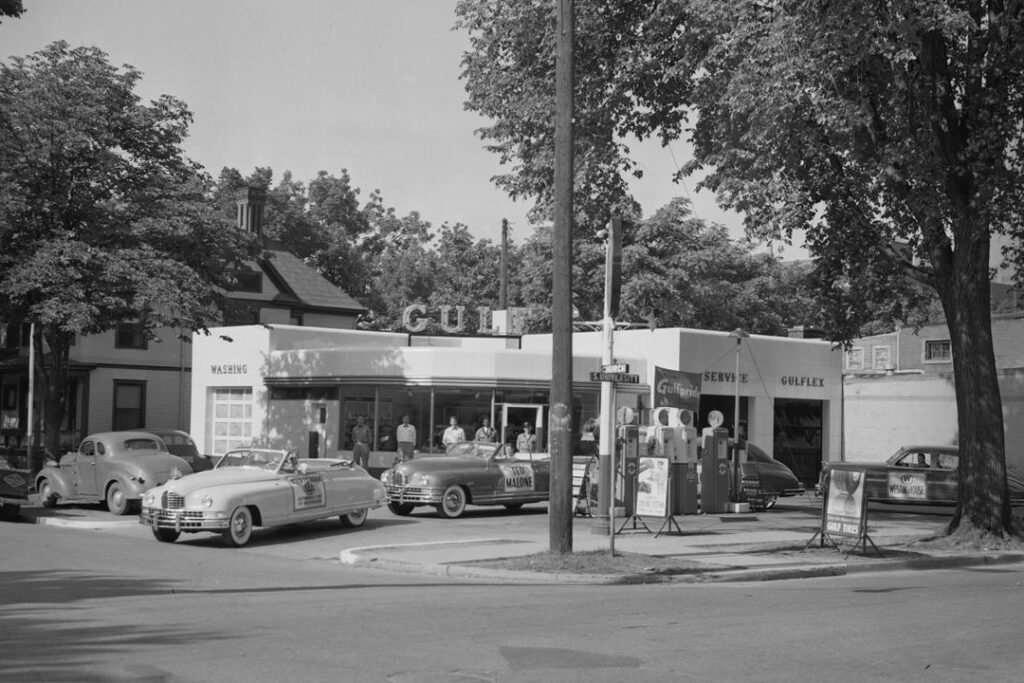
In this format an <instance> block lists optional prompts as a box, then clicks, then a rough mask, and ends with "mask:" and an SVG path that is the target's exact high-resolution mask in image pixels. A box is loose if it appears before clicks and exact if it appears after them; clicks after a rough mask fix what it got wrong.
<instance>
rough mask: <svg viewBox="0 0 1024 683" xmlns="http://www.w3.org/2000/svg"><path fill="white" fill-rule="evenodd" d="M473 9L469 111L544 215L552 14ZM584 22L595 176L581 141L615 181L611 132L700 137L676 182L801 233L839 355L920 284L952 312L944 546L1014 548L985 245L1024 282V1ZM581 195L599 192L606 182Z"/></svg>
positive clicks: (635, 12)
mask: <svg viewBox="0 0 1024 683" xmlns="http://www.w3.org/2000/svg"><path fill="white" fill-rule="evenodd" d="M508 5H513V6H514V7H509V6H508ZM458 13H459V16H460V20H459V23H458V26H459V27H460V28H462V29H464V30H467V31H468V32H469V33H470V36H471V41H472V44H471V45H472V49H471V51H470V53H469V54H467V56H466V57H465V59H464V76H465V77H466V79H467V92H468V100H467V106H468V107H469V108H470V109H473V110H475V111H477V112H479V113H481V114H483V115H484V116H487V117H489V118H491V119H492V120H493V121H494V123H493V124H492V125H490V126H488V127H485V128H483V129H482V131H481V135H482V136H483V137H484V138H485V139H487V140H491V141H492V143H491V148H492V149H493V150H494V151H496V152H497V153H499V155H501V158H502V160H503V161H508V162H512V163H514V164H516V166H514V167H513V169H512V174H511V175H513V176H521V177H522V181H519V180H517V179H516V178H509V177H501V178H499V179H498V182H499V184H500V185H502V186H503V187H506V188H510V189H512V190H516V191H519V192H520V193H522V194H528V195H530V196H534V197H537V198H539V200H540V201H542V202H543V201H544V198H545V197H547V196H549V192H550V183H551V181H550V174H549V172H548V168H549V167H550V163H549V161H548V159H547V158H546V157H545V155H544V153H543V152H541V151H540V150H539V148H540V147H550V146H551V145H550V139H549V138H545V137H544V133H542V132H541V130H540V129H541V128H542V127H543V126H544V125H545V124H544V122H546V121H550V118H551V114H552V107H551V99H550V95H549V94H548V91H547V90H546V89H545V87H546V86H545V84H549V83H551V82H552V81H553V70H552V68H551V65H550V60H551V55H553V50H552V49H551V48H550V38H549V37H548V36H550V31H551V26H552V22H553V21H554V19H553V13H552V10H551V6H550V3H548V2H546V0H533V1H532V2H522V3H496V2H492V1H490V0H463V1H462V2H460V3H459V5H458ZM577 13H578V25H577V39H578V48H577V49H578V51H579V54H582V55H583V58H582V60H581V61H580V62H579V63H578V69H579V70H578V73H577V87H578V90H577V94H576V112H577V119H576V120H577V122H578V124H577V131H578V134H579V135H580V136H581V137H582V140H583V142H582V143H581V144H579V145H578V146H577V155H578V157H579V156H582V157H583V161H582V164H583V168H584V169H588V168H594V166H591V165H590V162H589V160H588V158H587V155H588V154H591V150H590V148H589V147H588V143H589V142H591V141H595V140H598V141H599V140H602V139H603V140H607V139H608V137H609V131H611V137H612V143H611V144H605V145H604V146H601V147H595V149H596V150H597V151H596V153H594V159H596V166H597V167H601V168H604V169H605V170H606V171H607V172H608V173H621V172H622V171H623V170H629V168H630V162H629V161H628V150H626V149H625V148H624V147H623V146H621V145H616V144H615V143H614V139H615V136H619V137H620V138H621V137H624V136H625V135H626V134H627V133H634V134H636V135H638V136H640V137H645V136H648V135H659V136H660V137H661V138H662V139H663V140H674V139H677V138H679V137H681V136H682V135H684V134H685V135H686V136H687V137H688V138H689V139H690V141H691V142H692V143H693V145H694V150H695V151H694V158H693V159H692V160H691V161H690V162H689V163H687V164H686V166H685V167H684V169H683V173H691V172H693V171H696V170H698V169H704V170H707V171H708V175H707V177H706V179H705V180H704V185H705V186H706V187H708V188H711V189H712V190H714V191H715V192H716V193H717V195H718V197H719V200H720V202H721V203H722V204H723V205H725V206H727V207H730V208H734V209H737V210H738V211H740V212H742V213H743V214H745V216H746V219H745V220H746V227H747V230H748V233H749V234H750V235H751V236H753V237H755V238H759V239H766V238H767V239H773V240H778V239H782V240H786V239H789V238H791V236H792V234H793V232H794V231H795V230H797V229H800V230H804V231H806V235H807V245H808V247H809V249H810V250H811V252H812V254H813V255H814V257H815V260H816V272H815V278H814V281H815V282H816V284H817V290H818V291H817V296H818V300H819V305H820V306H821V308H822V311H823V313H824V316H823V317H824V319H825V321H827V322H828V323H829V324H828V326H827V328H826V329H827V331H829V332H830V333H831V335H832V337H833V338H834V339H836V340H847V339H850V338H851V337H853V336H855V335H857V334H858V333H859V331H860V329H861V326H862V325H863V324H865V323H866V322H868V321H870V320H871V319H872V318H874V317H877V315H878V310H879V306H884V307H886V315H890V316H892V317H894V318H897V319H898V318H902V317H905V316H906V314H907V311H908V306H907V303H906V302H913V301H915V297H919V296H920V292H921V291H922V290H915V289H914V288H913V287H911V286H910V282H911V281H916V282H919V283H922V284H923V285H925V286H927V287H928V288H930V289H931V290H933V291H934V292H935V293H936V294H937V296H938V299H939V301H940V302H941V304H942V309H943V312H944V315H945V318H946V321H947V324H948V325H949V328H950V334H951V341H952V346H953V357H954V375H955V380H956V386H957V404H958V417H959V423H960V433H961V443H960V446H961V452H962V457H961V461H960V462H961V467H960V473H961V486H960V496H961V497H960V507H959V508H958V514H957V515H956V517H955V518H954V520H953V523H952V524H951V529H952V528H956V527H957V526H959V525H960V524H961V523H963V522H966V527H978V528H981V529H983V530H984V531H986V532H991V533H995V534H1002V533H1005V532H1006V531H1007V530H1009V529H1010V526H1011V522H1010V520H1011V518H1010V511H1009V504H1008V498H1007V487H1006V479H1005V455H1004V444H1003V425H1002V411H1001V402H1000V399H999V390H998V384H997V376H996V371H995V363H994V353H993V348H992V339H991V321H990V316H989V309H990V301H989V300H990V296H989V295H990V286H989V265H990V264H989V247H990V243H991V236H992V234H993V233H997V232H1001V233H1006V234H1009V235H1010V236H1011V237H1012V239H1011V241H1010V249H1009V250H1008V252H1007V255H1008V256H1009V257H1011V258H1012V259H1015V263H1016V266H1017V268H1018V282H1020V268H1021V266H1022V265H1024V261H1022V258H1021V257H1022V251H1021V248H1020V246H1019V245H1020V244H1021V237H1022V232H1021V231H1022V230H1024V221H1022V220H1021V219H1022V216H1021V211H1022V207H1024V201H1022V199H1024V197H1022V193H1024V182H1022V180H1024V178H1022V164H1024V136H1022V127H1021V124H1020V122H1021V121H1022V120H1024V3H1021V2H1019V1H1017V0H1014V1H1010V2H1005V1H1004V0H941V1H936V0H902V1H901V2H864V1H862V0H858V1H852V2H830V1H828V0H812V1H810V2H790V1H789V0H767V1H765V0H731V1H729V2H722V1H721V0H675V1H673V2H643V1H639V0H638V1H635V2H617V1H614V0H596V1H595V2H588V3H579V4H578V6H577ZM517 24H518V25H517ZM619 103H625V104H624V106H618V105H619ZM606 104H608V105H609V106H608V107H607V108H605V105H606ZM600 109H604V111H603V112H602V111H598V110H600ZM602 116H604V117H605V118H603V119H602ZM577 182H578V183H579V186H578V188H577V191H578V192H580V194H581V195H582V196H583V197H596V196H599V194H598V193H596V192H594V191H593V189H594V188H596V187H599V186H601V185H600V179H599V178H596V177H592V176H590V175H588V174H587V173H586V172H584V173H581V174H579V175H578V176H577ZM608 182H610V181H606V182H605V186H606V187H607V186H608ZM607 201H609V202H620V198H619V197H610V198H608V199H607Z"/></svg>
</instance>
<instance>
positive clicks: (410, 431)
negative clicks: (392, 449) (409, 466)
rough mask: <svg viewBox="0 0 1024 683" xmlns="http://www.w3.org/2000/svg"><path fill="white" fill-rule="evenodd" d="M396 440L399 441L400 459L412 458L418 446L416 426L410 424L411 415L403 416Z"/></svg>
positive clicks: (396, 431) (396, 432)
mask: <svg viewBox="0 0 1024 683" xmlns="http://www.w3.org/2000/svg"><path fill="white" fill-rule="evenodd" d="M395 441H397V442H398V461H399V462H405V461H406V460H412V455H413V450H415V448H416V428H415V427H413V426H412V425H411V424H409V416H408V415H403V416H402V424H400V425H398V429H396V430H395Z"/></svg>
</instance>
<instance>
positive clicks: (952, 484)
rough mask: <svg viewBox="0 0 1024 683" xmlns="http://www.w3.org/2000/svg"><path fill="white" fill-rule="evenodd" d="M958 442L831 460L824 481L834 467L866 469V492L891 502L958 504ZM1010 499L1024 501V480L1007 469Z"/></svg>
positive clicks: (853, 469)
mask: <svg viewBox="0 0 1024 683" xmlns="http://www.w3.org/2000/svg"><path fill="white" fill-rule="evenodd" d="M959 465H960V451H959V449H958V447H957V446H927V445H926V446H921V445H915V446H903V447H902V448H900V449H899V450H898V451H896V452H895V453H894V454H893V455H891V456H890V457H889V459H888V460H886V461H885V462H876V463H865V462H831V463H827V464H826V465H825V468H824V471H823V472H822V482H827V481H828V472H829V471H831V470H838V471H847V472H863V473H864V474H865V478H864V496H865V497H866V498H867V499H868V500H873V501H877V502H882V503H892V504H919V505H920V504H924V505H956V502H957V491H958V489H959V485H960V484H959V479H958V476H959V474H958V467H959ZM1006 478H1007V484H1008V486H1009V489H1010V501H1011V502H1012V503H1013V504H1015V505H1017V504H1021V503H1024V480H1022V479H1021V477H1020V476H1019V475H1018V474H1017V473H1015V472H1013V471H1008V472H1007V477H1006Z"/></svg>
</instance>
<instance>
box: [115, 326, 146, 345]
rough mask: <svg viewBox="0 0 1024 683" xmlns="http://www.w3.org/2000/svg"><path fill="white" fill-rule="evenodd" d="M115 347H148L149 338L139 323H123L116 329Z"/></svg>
mask: <svg viewBox="0 0 1024 683" xmlns="http://www.w3.org/2000/svg"><path fill="white" fill-rule="evenodd" d="M114 348H115V349H147V348H149V340H148V339H146V335H145V334H143V333H142V326H140V325H139V324H137V323H121V324H120V325H118V326H117V328H116V329H115V331H114Z"/></svg>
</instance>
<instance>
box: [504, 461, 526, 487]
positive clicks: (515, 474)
mask: <svg viewBox="0 0 1024 683" xmlns="http://www.w3.org/2000/svg"><path fill="white" fill-rule="evenodd" d="M499 467H500V468H501V473H502V475H503V479H504V481H505V491H506V492H514V491H533V490H534V485H533V465H531V464H529V463H525V462H523V463H520V462H516V463H509V464H501V465H499Z"/></svg>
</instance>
